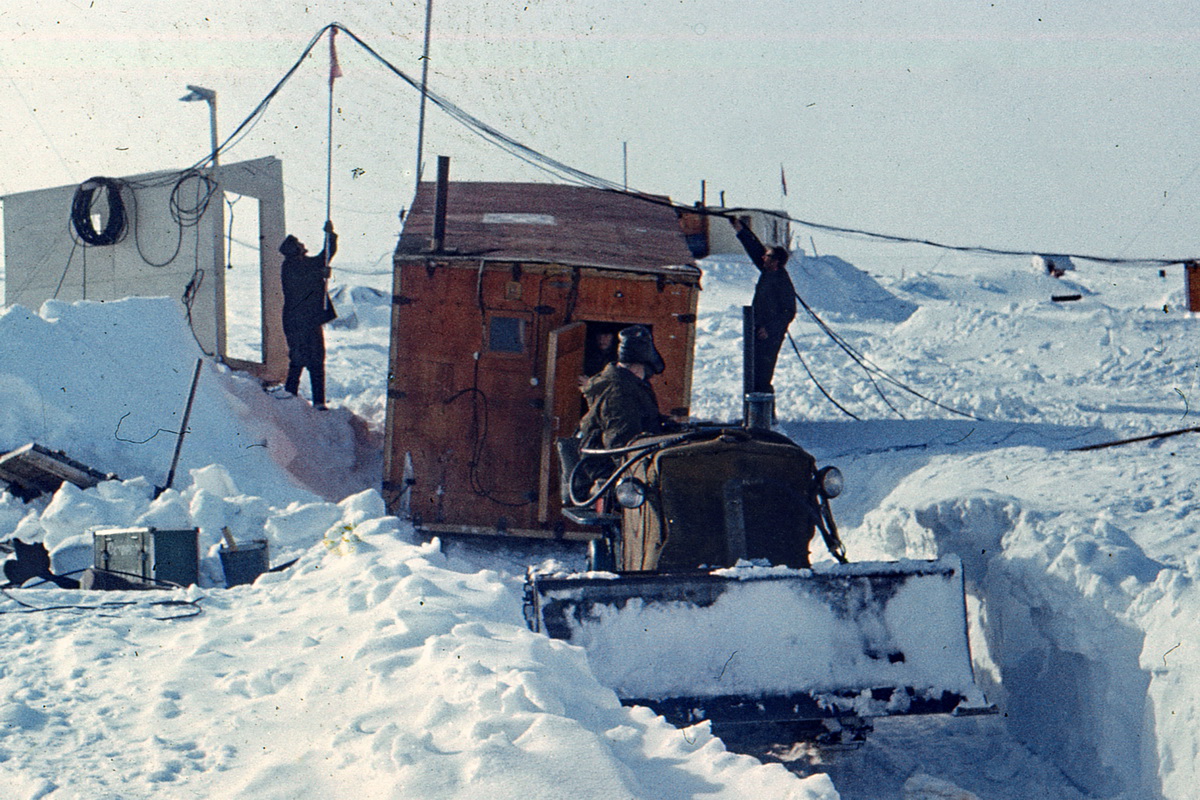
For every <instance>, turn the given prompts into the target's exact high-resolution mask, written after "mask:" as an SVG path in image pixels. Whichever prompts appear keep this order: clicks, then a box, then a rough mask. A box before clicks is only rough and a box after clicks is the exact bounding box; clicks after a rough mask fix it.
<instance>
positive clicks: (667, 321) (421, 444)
mask: <svg viewBox="0 0 1200 800" xmlns="http://www.w3.org/2000/svg"><path fill="white" fill-rule="evenodd" d="M698 291H699V284H698V278H697V277H696V275H695V274H694V273H687V272H685V273H683V274H681V275H680V276H679V277H678V278H675V277H671V276H662V275H653V274H637V273H623V272H618V271H613V270H598V269H593V268H586V267H584V268H580V267H571V266H564V265H556V264H551V265H546V264H528V263H512V262H487V263H484V264H483V265H482V266H481V263H480V262H479V261H478V260H475V261H473V262H470V261H465V260H455V259H445V260H426V259H410V258H404V257H400V256H398V257H397V259H396V263H395V271H394V280H393V295H394V296H393V311H392V341H391V357H390V364H389V375H388V408H387V422H386V432H385V456H384V457H385V463H384V473H385V474H384V489H385V496H386V498H387V500H388V506H389V510H390V511H391V512H392V513H399V514H403V513H407V514H409V515H411V516H412V518H413V519H414V521H416V522H418V523H419V525H420V527H422V528H424V529H426V530H432V531H436V530H465V531H478V532H491V531H496V530H498V529H499V530H507V531H509V532H513V533H517V532H520V533H524V534H526V535H546V536H551V535H556V534H557V533H562V532H563V530H564V526H563V522H562V517H561V515H560V514H559V513H558V510H559V508H560V503H559V499H558V481H557V477H556V476H555V478H554V480H552V481H551V482H550V484H549V487H548V488H547V489H546V490H545V491H546V493H548V494H549V495H550V496H549V497H548V498H543V497H541V494H542V492H541V491H540V488H541V487H543V486H545V481H543V480H540V479H539V476H540V475H541V471H542V469H543V468H544V465H543V463H542V449H543V448H542V445H543V432H544V425H545V424H549V423H557V424H556V425H553V424H552V425H551V427H552V428H553V429H554V432H555V433H556V434H557V435H569V434H570V432H571V431H573V430H574V429H575V427H576V426H577V424H578V416H574V418H568V419H554V420H550V419H547V418H546V416H545V415H546V414H547V413H548V412H547V409H548V408H553V407H554V405H555V404H554V403H553V402H548V398H547V397H546V391H545V386H546V356H547V345H548V342H549V337H550V334H551V332H552V331H554V330H556V329H558V328H561V327H563V326H564V325H567V324H568V323H571V322H576V321H589V322H618V323H628V324H633V323H642V324H646V325H650V326H651V327H652V328H653V331H654V339H655V344H656V345H657V347H658V350H659V352H660V353H661V354H662V356H663V359H664V361H665V362H666V371H665V372H664V373H663V374H662V375H659V376H657V377H655V378H654V380H653V384H654V387H655V392H656V394H657V396H658V400H659V406H660V408H661V409H662V410H663V411H664V412H668V413H677V414H681V415H686V414H687V409H688V406H689V402H690V394H691V373H692V354H693V348H694V345H695V315H696V302H697V293H698ZM495 317H504V318H506V319H507V320H519V321H520V322H519V325H520V326H521V327H523V332H524V336H523V342H522V344H523V346H522V347H521V352H503V351H497V350H495V349H493V347H492V346H491V343H490V342H489V333H490V331H491V330H492V319H493V318H495ZM500 327H501V328H502V329H504V330H508V331H511V330H512V327H513V323H512V322H507V323H503V324H501V325H500ZM500 344H501V345H504V344H505V342H504V341H501V342H500ZM509 344H511V342H509ZM557 384H558V387H557V391H559V392H564V391H565V392H571V393H574V394H575V395H576V396H579V393H578V388H577V386H576V385H575V383H574V381H562V380H560V381H558V382H557ZM550 400H552V399H550ZM558 405H559V406H560V407H562V406H563V403H561V402H560V403H559V404H558ZM566 406H567V407H569V408H575V407H576V404H572V403H567V404H566ZM578 407H580V408H581V407H582V400H581V402H580V404H578ZM408 463H411V473H408V474H406V464H408ZM557 468H558V467H557V460H555V462H554V472H555V473H557ZM547 499H548V501H549V502H548V503H547V502H546V500H547ZM539 501H541V502H540V503H539ZM539 504H540V505H541V506H542V513H541V514H539ZM547 507H548V508H549V509H550V513H549V514H547V513H546V511H545V510H546V508H547ZM539 517H542V519H539Z"/></svg>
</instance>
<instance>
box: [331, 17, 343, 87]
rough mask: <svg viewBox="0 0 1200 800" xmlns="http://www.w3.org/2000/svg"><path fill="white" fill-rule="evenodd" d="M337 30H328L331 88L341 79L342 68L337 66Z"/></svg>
mask: <svg viewBox="0 0 1200 800" xmlns="http://www.w3.org/2000/svg"><path fill="white" fill-rule="evenodd" d="M337 32H338V29H337V28H330V29H329V86H330V87H331V88H332V87H333V82H334V81H335V80H336V79H338V78H340V77H342V68H341V66H339V65H338V57H337V43H336V41H335V39H336V37H337Z"/></svg>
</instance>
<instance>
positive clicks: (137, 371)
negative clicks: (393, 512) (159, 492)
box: [0, 298, 378, 501]
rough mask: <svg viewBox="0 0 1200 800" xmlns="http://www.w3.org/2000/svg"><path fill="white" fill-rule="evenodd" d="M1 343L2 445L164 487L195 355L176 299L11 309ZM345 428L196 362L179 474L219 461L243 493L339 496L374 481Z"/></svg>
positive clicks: (343, 418)
mask: <svg viewBox="0 0 1200 800" xmlns="http://www.w3.org/2000/svg"><path fill="white" fill-rule="evenodd" d="M0 342H2V343H3V346H2V347H0V448H3V449H4V450H5V451H7V450H10V449H13V448H16V447H19V446H20V445H23V444H25V443H27V442H37V443H38V444H41V445H43V446H46V447H49V448H51V449H54V450H62V451H64V452H65V453H67V455H69V456H70V457H72V458H74V459H75V460H77V461H82V462H83V463H85V464H87V465H88V466H90V467H92V468H93V469H97V470H99V471H101V472H105V473H114V474H116V475H118V476H119V477H121V478H125V479H129V478H135V477H138V476H144V477H145V478H146V480H147V481H149V482H150V483H151V484H152V485H159V486H161V485H163V484H164V483H165V481H166V477H167V472H168V470H169V468H170V466H171V459H172V455H173V453H174V449H175V444H176V440H177V436H178V433H179V430H180V426H181V425H182V420H183V414H184V410H185V406H186V403H187V398H188V392H189V389H190V387H191V381H192V376H193V374H194V368H195V365H196V360H197V359H198V358H201V357H202V356H203V353H202V352H201V351H200V349H199V346H198V345H197V344H196V341H195V339H194V338H193V337H192V334H191V331H190V330H189V328H188V326H187V320H186V316H185V314H184V310H183V308H182V306H180V304H179V303H178V302H176V301H173V300H168V299H164V298H154V299H145V298H130V299H126V300H120V301H117V302H112V303H99V302H80V303H75V304H66V303H61V302H58V301H49V302H47V303H46V304H45V305H44V306H43V308H42V310H41V312H40V314H33V313H31V312H30V311H28V310H27V309H25V308H23V307H21V306H13V307H12V308H9V309H7V310H5V311H3V312H0ZM351 423H352V419H351V416H350V415H349V414H348V413H347V412H345V411H341V410H335V411H333V412H330V413H328V414H325V415H318V414H317V412H314V411H312V410H311V409H310V408H309V407H307V405H305V404H304V403H302V402H300V401H279V400H275V399H274V398H272V397H270V396H268V395H267V394H265V393H264V392H262V391H261V386H260V384H259V383H258V381H256V380H254V379H252V378H249V377H247V376H245V375H242V374H239V373H234V372H232V371H230V370H229V369H228V368H226V367H223V366H218V365H214V364H213V363H212V362H211V360H210V359H205V362H204V364H203V366H202V369H201V374H200V379H199V381H198V383H197V388H196V398H195V401H194V404H193V407H192V413H191V417H190V419H189V423H188V432H187V436H186V438H185V441H184V446H183V450H182V453H181V458H180V463H179V467H178V473H179V474H185V472H186V470H188V469H196V468H200V467H204V466H207V465H209V464H222V465H224V466H225V468H226V469H227V470H229V472H230V474H231V475H233V476H234V478H235V479H236V482H237V484H238V485H239V487H241V489H242V490H243V491H246V492H249V493H251V494H256V495H261V496H264V497H268V498H270V499H273V500H278V501H283V500H287V499H294V498H297V497H304V496H305V491H304V490H308V492H311V493H313V494H314V495H320V496H323V497H328V498H332V499H338V498H340V497H344V496H346V495H347V494H351V493H353V492H355V491H359V490H361V489H362V488H365V487H366V486H371V485H375V484H376V483H377V481H378V474H376V473H374V472H373V471H372V472H369V473H367V474H364V470H363V469H362V467H364V466H367V464H366V463H365V462H366V461H368V459H367V458H366V457H365V456H364V455H363V454H362V453H361V452H360V450H361V448H360V449H358V450H356V443H357V441H358V440H360V439H361V438H362V437H363V434H361V433H358V434H356V432H355V429H354V428H353V427H352V424H351ZM318 454H319V457H315V456H317V455H318ZM371 463H372V464H373V463H376V462H371Z"/></svg>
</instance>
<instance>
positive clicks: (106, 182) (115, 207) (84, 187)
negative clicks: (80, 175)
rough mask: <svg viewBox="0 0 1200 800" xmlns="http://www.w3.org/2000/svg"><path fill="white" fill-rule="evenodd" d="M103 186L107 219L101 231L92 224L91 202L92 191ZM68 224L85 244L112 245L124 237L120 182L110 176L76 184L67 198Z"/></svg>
mask: <svg viewBox="0 0 1200 800" xmlns="http://www.w3.org/2000/svg"><path fill="white" fill-rule="evenodd" d="M99 188H103V189H104V190H105V192H106V193H107V195H108V222H106V223H105V225H104V230H103V231H97V230H96V228H95V225H93V224H92V204H93V202H94V201H95V200H94V196H95V194H96V190H97V189H99ZM71 224H72V225H73V226H74V227H75V232H76V233H77V234H79V238H80V239H82V240H83V241H84V243H85V244H89V245H93V246H97V247H100V246H104V245H112V244H116V243H117V242H119V241H121V239H122V237H124V236H125V201H124V200H122V199H121V182H120V181H117V180H114V179H112V178H100V177H96V178H91V179H89V180H86V181H84V182H83V183H81V184H79V188H78V189H76V190H75V197H74V199H73V200H72V201H71Z"/></svg>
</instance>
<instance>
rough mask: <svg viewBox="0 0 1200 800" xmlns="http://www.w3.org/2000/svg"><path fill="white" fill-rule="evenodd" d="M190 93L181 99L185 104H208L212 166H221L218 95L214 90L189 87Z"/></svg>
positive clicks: (189, 85)
mask: <svg viewBox="0 0 1200 800" xmlns="http://www.w3.org/2000/svg"><path fill="white" fill-rule="evenodd" d="M187 88H188V93H187V94H185V95H184V96H183V97H181V98H179V99H180V100H182V101H183V102H185V103H194V102H197V101H199V100H203V101H204V102H206V103H208V123H209V134H210V135H211V138H212V150H211V152H212V165H213V166H214V167H216V166H220V162H219V161H218V160H217V93H216V92H214V91H213V90H212V89H205V88H204V87H203V86H193V85H192V84H190V83H189V84H188V85H187Z"/></svg>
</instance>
